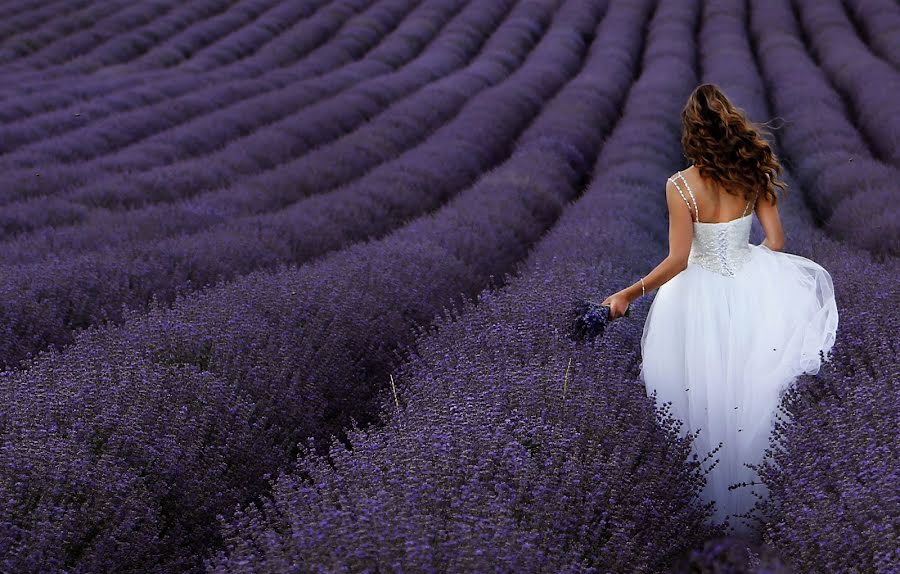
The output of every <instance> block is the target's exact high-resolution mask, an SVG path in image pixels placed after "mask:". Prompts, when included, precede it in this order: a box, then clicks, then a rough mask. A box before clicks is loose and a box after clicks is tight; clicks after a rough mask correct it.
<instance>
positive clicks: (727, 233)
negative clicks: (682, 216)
mask: <svg viewBox="0 0 900 574" xmlns="http://www.w3.org/2000/svg"><path fill="white" fill-rule="evenodd" d="M752 221H753V214H752V213H749V214H747V215H745V216H743V217H740V218H738V219H733V220H731V221H726V222H724V223H702V222H700V221H695V222H694V238H693V240H692V241H691V253H690V255H689V256H688V262H689V263H694V264H696V265H700V266H701V267H704V268H706V269H708V270H710V271H713V272H715V273H718V274H720V275H726V276H729V277H730V276H732V275H734V274H735V273H737V272H738V271H739V270H740V269H741V267H743V266H744V263H746V262H747V260H748V259H749V258H750V224H751V223H752Z"/></svg>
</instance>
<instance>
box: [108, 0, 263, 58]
mask: <svg viewBox="0 0 900 574" xmlns="http://www.w3.org/2000/svg"><path fill="white" fill-rule="evenodd" d="M278 2H279V0H240V1H238V2H236V3H233V4H232V5H231V6H229V7H228V9H227V10H225V11H224V12H222V13H221V14H218V15H216V16H212V17H210V18H207V19H205V20H204V21H202V22H198V23H197V24H195V25H193V26H191V27H190V28H188V29H186V30H183V31H182V32H180V33H178V34H175V35H174V36H172V37H171V38H168V39H167V40H166V41H165V42H162V43H160V44H159V45H158V46H154V47H153V48H152V49H150V50H148V51H147V52H146V53H145V54H142V55H141V56H139V57H138V58H136V59H135V60H134V61H131V62H127V63H126V64H122V63H120V64H119V65H120V66H123V67H125V66H127V68H129V69H133V68H140V69H141V70H144V69H154V68H160V67H162V68H171V67H172V66H176V65H178V64H181V63H183V62H186V61H188V60H190V59H191V58H193V57H194V55H195V54H197V53H198V52H200V51H201V50H203V49H204V48H206V47H208V46H211V45H212V44H214V43H215V42H218V41H219V40H221V39H222V38H225V37H226V36H228V35H229V34H231V33H234V32H236V31H238V30H241V29H242V28H243V27H244V26H248V25H251V23H254V22H256V21H257V20H259V19H260V18H261V17H262V16H263V15H264V14H268V13H271V12H272V11H273V10H274V9H275V7H276V6H278Z"/></svg>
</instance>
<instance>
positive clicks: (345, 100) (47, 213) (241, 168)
mask: <svg viewBox="0 0 900 574" xmlns="http://www.w3.org/2000/svg"><path fill="white" fill-rule="evenodd" d="M443 5H444V6H449V7H450V8H451V9H452V8H454V7H455V5H454V4H453V3H450V4H448V3H446V2H444V3H443ZM505 6H506V5H505V4H491V5H489V6H485V5H483V4H481V5H472V6H470V7H469V9H468V10H464V11H463V12H462V13H461V14H460V15H459V16H458V17H456V18H455V19H454V20H452V21H451V22H450V23H449V24H446V26H445V27H444V29H443V30H441V31H440V34H439V35H438V36H437V37H436V38H435V33H436V32H437V30H435V29H433V28H431V27H426V28H422V27H421V26H420V25H419V22H418V19H413V20H410V25H411V26H412V27H414V28H416V29H418V30H419V32H418V33H419V34H422V37H421V40H420V42H419V44H420V45H422V46H426V45H427V49H425V50H424V51H422V52H421V53H420V54H419V55H418V56H416V57H414V58H412V56H413V55H408V56H405V57H403V56H400V54H399V53H398V58H402V59H401V60H399V61H395V62H394V64H397V65H399V64H402V63H404V62H405V61H409V63H408V64H407V65H405V66H404V67H403V68H401V69H400V70H398V71H396V72H393V73H385V70H384V67H385V66H384V64H382V63H380V62H378V61H377V60H373V61H371V62H369V63H368V65H367V63H361V64H360V66H359V67H354V69H355V70H359V71H360V72H361V73H360V76H362V77H365V76H366V75H368V76H374V77H372V78H370V79H368V80H362V79H360V78H357V74H356V73H353V72H351V70H345V71H344V72H346V73H344V72H338V73H337V74H335V75H329V76H326V77H322V78H320V79H318V80H314V81H311V82H306V83H302V84H298V85H297V86H295V87H294V89H293V90H288V91H287V93H285V94H283V95H282V96H281V97H279V98H274V97H273V98H271V100H272V101H271V102H270V107H271V108H272V109H273V110H275V112H276V113H287V114H289V115H288V116H287V117H286V118H283V119H281V120H279V121H275V122H274V123H272V124H271V125H270V126H268V128H266V129H261V130H258V131H256V132H253V133H242V132H243V131H244V130H243V129H242V128H243V127H244V126H243V125H242V123H241V122H234V121H232V122H230V123H227V122H225V121H223V120H225V119H227V118H229V117H232V114H233V113H235V112H239V111H243V112H245V113H244V114H243V115H249V116H253V117H259V115H260V113H259V111H258V110H255V107H254V106H253V105H250V104H247V105H241V106H239V109H234V108H232V109H230V110H228V111H223V112H222V113H217V114H215V117H213V118H209V121H207V119H201V120H198V121H195V122H189V125H188V126H185V127H184V128H183V129H179V130H178V132H177V135H178V136H179V137H178V138H177V139H174V141H172V137H169V138H165V137H162V136H158V137H156V138H153V139H152V141H151V142H149V143H148V144H147V145H148V147H149V146H150V145H151V144H154V143H155V144H156V146H155V150H152V153H147V154H140V153H137V150H135V153H134V154H130V153H122V154H119V155H118V156H116V157H115V158H107V159H104V160H101V162H99V163H105V162H113V161H116V160H117V158H121V159H118V162H117V163H118V164H120V166H121V164H123V163H125V162H129V161H130V162H131V164H132V165H135V167H136V164H137V163H138V162H139V161H142V159H143V158H147V157H149V158H150V159H152V160H154V162H158V161H161V160H162V159H164V158H172V159H173V160H174V161H175V163H172V164H170V165H165V166H162V167H159V168H157V169H151V170H149V171H147V172H144V173H138V174H120V175H118V176H111V177H107V178H105V179H102V178H101V179H100V180H99V181H96V182H95V183H93V184H89V185H86V186H83V187H80V188H76V189H74V190H71V191H68V192H64V193H61V194H58V195H59V196H58V197H52V198H47V199H45V198H36V199H33V200H27V201H24V202H20V203H14V204H12V205H9V206H7V208H6V209H5V210H4V213H3V215H2V216H0V229H2V230H3V231H5V232H6V234H10V233H17V232H21V231H30V230H38V229H41V228H43V227H47V226H54V225H55V226H59V225H66V224H74V223H80V224H82V225H81V227H82V228H85V226H89V225H91V224H92V222H96V221H97V220H105V222H106V223H107V224H110V223H112V222H117V223H118V224H120V225H119V227H120V228H121V227H122V225H121V224H125V225H126V227H127V226H133V225H135V224H139V222H140V221H141V220H142V219H143V220H146V218H147V217H150V218H154V219H158V218H157V217H156V215H158V214H159V212H160V211H170V212H172V213H174V214H177V213H178V212H181V216H180V217H176V220H182V219H184V218H185V215H186V213H187V214H189V215H190V216H194V217H196V215H197V214H198V212H203V211H204V204H206V205H210V204H212V203H214V202H216V201H224V202H225V203H226V204H227V203H228V202H229V199H231V200H235V199H237V196H238V195H240V194H241V193H242V192H241V188H242V187H255V188H257V189H258V188H259V186H260V185H270V184H271V182H272V181H273V180H275V179H277V177H278V176H277V174H279V173H284V172H287V171H291V170H293V171H297V165H298V163H302V164H303V167H304V168H305V169H309V166H315V165H316V160H315V156H316V155H317V154H318V156H319V157H325V160H327V161H329V162H332V161H335V159H336V160H337V161H341V162H342V169H341V170H339V173H335V174H333V176H332V177H328V178H327V179H328V180H330V181H332V182H333V183H332V185H337V183H339V181H340V179H341V178H343V180H344V181H347V180H350V179H352V178H354V177H357V176H358V175H360V174H361V173H363V172H364V171H365V170H366V169H369V168H371V167H372V166H373V165H374V164H373V162H376V163H377V161H378V159H377V158H376V157H375V156H371V157H360V156H359V154H358V153H356V156H357V158H358V159H354V158H353V157H352V155H353V152H352V150H355V149H356V148H357V147H359V146H362V147H368V146H370V145H371V138H372V134H373V133H374V134H377V133H380V132H381V131H382V129H383V128H382V124H388V126H389V128H390V129H391V130H393V131H394V132H398V136H395V137H394V138H393V139H395V141H396V143H394V144H390V145H389V146H388V147H386V148H385V149H384V150H381V151H377V152H376V155H385V154H389V153H398V152H399V150H400V149H402V148H403V145H402V142H404V141H405V142H406V143H407V145H412V143H413V142H415V141H418V140H419V139H421V138H422V137H424V136H425V135H427V133H428V131H427V130H425V131H423V130H418V131H417V130H416V129H415V128H412V127H410V128H406V129H405V130H403V129H401V128H403V126H405V122H406V120H405V119H404V118H403V117H402V116H401V115H400V114H403V113H410V111H409V110H406V109H405V108H407V107H410V106H412V107H413V108H416V107H418V106H420V105H421V104H420V103H417V102H421V100H422V97H423V94H422V90H423V89H424V88H427V87H428V85H429V84H432V85H433V83H434V81H435V80H436V79H438V78H441V77H443V76H445V75H447V74H452V73H454V70H457V69H458V68H460V67H461V66H464V65H466V64H467V63H469V62H470V61H471V60H472V58H473V57H475V56H476V55H477V54H479V52H480V51H484V50H485V48H484V43H485V41H486V39H487V37H488V35H489V34H490V33H491V30H492V28H493V27H494V26H496V23H497V21H498V19H499V18H500V17H501V16H502V14H503V9H504V7H505ZM485 8H486V9H485ZM417 14H419V16H421V17H424V16H431V19H430V20H429V22H432V23H434V25H437V26H443V25H444V24H445V23H446V20H447V19H448V18H450V17H451V16H452V14H443V13H439V14H433V13H432V12H431V10H430V8H429V7H428V6H425V7H423V8H422V11H421V13H419V12H418V11H417ZM398 32H399V33H400V35H399V36H397V37H396V40H397V42H396V43H394V42H390V41H389V42H387V43H385V44H384V45H383V48H384V49H385V50H387V51H391V50H395V49H397V48H398V45H399V46H409V45H410V42H411V41H412V39H411V38H412V36H411V33H410V32H409V31H408V30H407V29H406V28H405V27H403V26H401V27H400V28H399V29H398ZM461 35H463V36H464V37H465V40H461V39H460V36H461ZM503 49H506V50H508V49H510V47H509V46H505V47H504V48H503ZM496 50H497V48H494V47H492V46H491V44H488V49H487V53H489V54H494V55H496ZM379 53H381V51H379ZM388 53H389V52H388ZM411 58H412V59H411ZM366 69H367V70H369V71H368V72H366V73H362V72H363V70H366ZM357 79H360V81H359V82H358V83H357V84H356V85H352V84H351V86H352V87H350V88H349V89H345V90H343V91H341V90H342V89H343V88H347V84H348V82H353V81H355V80H357ZM423 87H424V88H423ZM334 92H338V95H337V96H336V97H333V98H326V97H325V96H326V95H327V94H330V93H334ZM373 94H377V95H373ZM426 94H427V90H426ZM317 100H323V101H318V102H317ZM304 101H306V103H308V104H309V105H307V106H303V108H302V109H300V110H298V111H294V112H291V111H290V110H291V109H293V108H295V107H296V104H298V103H303V102H304ZM386 108H387V109H388V112H384V110H385V109H386ZM452 109H453V108H450V109H449V110H446V111H441V110H436V116H439V115H443V116H444V117H446V114H448V113H451V110H452ZM391 110H393V111H391ZM438 112H440V113H438ZM419 113H420V112H419ZM266 117H268V114H266ZM270 119H271V118H270ZM214 120H217V121H214ZM432 121H435V122H437V121H440V118H438V117H436V118H434V119H433V120H432ZM367 122H368V123H367ZM247 123H249V124H250V125H253V123H254V122H253V121H248V122H247ZM360 125H362V126H363V127H362V128H359V126H360ZM190 126H193V129H190ZM195 130H200V131H202V132H204V133H208V134H210V136H209V138H208V139H213V140H216V139H220V138H227V137H228V136H230V135H238V136H242V137H239V139H237V140H233V141H230V142H229V143H228V144H227V145H226V146H225V147H224V148H223V149H221V150H219V151H217V152H214V153H212V154H211V155H208V156H205V157H200V158H193V159H187V160H182V161H177V156H178V152H179V150H186V149H189V148H190V146H191V143H192V142H196V141H197V138H196V133H195ZM354 130H355V131H354ZM235 132H236V134H235ZM403 133H408V134H409V135H408V136H407V137H400V135H402V134H403ZM174 135H175V134H173V136H174ZM341 138H343V139H341ZM348 138H349V139H348ZM354 139H355V140H356V141H354ZM195 147H200V146H195ZM315 148H319V149H318V150H317V151H312V152H311V153H310V150H314V149H315ZM348 148H349V150H351V151H350V156H349V158H348V154H347V153H345V152H341V150H342V149H348ZM248 149H249V150H252V152H251V153H248ZM297 156H300V157H299V158H298V157H297ZM285 162H287V163H285ZM280 164H281V167H278V166H279V165H280ZM343 164H346V165H343ZM95 165H96V164H95ZM77 169H78V170H81V171H83V172H89V171H90V170H88V169H87V167H85V166H78V167H77ZM120 169H121V170H125V169H126V168H125V167H124V166H121V168H120ZM319 169H321V167H320V168H319ZM272 170H275V171H272ZM72 171H74V170H72ZM72 171H69V172H68V173H70V174H71V173H72ZM331 171H335V170H331ZM62 173H63V172H57V175H62ZM254 173H256V174H257V176H256V177H251V178H250V179H249V181H244V182H242V183H238V182H237V181H236V180H238V179H239V178H241V177H242V176H243V177H245V178H246V177H247V176H252V175H253V174H254ZM254 182H256V183H254ZM53 183H54V185H63V183H62V182H60V181H59V180H58V179H56V180H54V181H53ZM316 187H319V188H322V187H323V185H322V184H317V185H316ZM325 187H327V186H325ZM210 188H212V189H210ZM207 190H208V191H207ZM20 191H21V188H20ZM194 195H196V197H193V199H192V200H191V202H190V203H191V205H187V206H186V205H184V200H187V199H190V198H191V196H194ZM294 195H295V197H296V196H297V195H299V194H297V193H295V194H294ZM271 199H272V201H269V202H268V203H266V201H267V199H266V197H265V196H264V197H263V198H262V199H261V202H260V204H259V205H258V206H256V208H255V211H256V212H261V211H265V210H267V209H274V208H276V207H279V206H283V205H285V204H284V203H281V204H278V203H273V202H274V201H275V200H277V199H278V198H271ZM166 201H172V202H180V203H181V205H178V204H176V205H173V206H169V208H167V207H166V206H162V207H160V208H159V209H156V208H154V207H153V204H156V203H158V202H166ZM84 204H86V205H87V206H86V205H84ZM97 204H99V205H108V207H109V208H116V207H118V208H119V209H121V208H122V207H136V206H142V205H143V206H146V204H151V205H149V206H147V207H146V208H145V209H138V210H134V209H133V210H130V211H126V212H124V213H123V212H120V213H116V211H118V210H110V209H107V208H102V209H91V208H90V207H88V206H92V205H97ZM215 209H216V211H218V212H220V213H221V215H222V216H224V215H225V213H226V212H225V210H223V205H222V204H216V205H215ZM169 215H171V214H167V217H168V216H169ZM221 219H222V217H219V216H218V215H217V216H216V217H215V218H214V221H220V220H221ZM170 221H172V220H170ZM167 227H170V226H167ZM191 228H192V227H191V226H189V227H187V229H191ZM120 230H121V229H120ZM72 231H74V230H65V229H62V230H60V233H62V234H65V235H69V234H70V232H72ZM124 232H125V233H128V234H129V235H130V232H128V231H124ZM48 233H49V234H50V235H53V234H54V232H52V231H51V232H48ZM54 243H57V244H58V243H59V242H58V241H54Z"/></svg>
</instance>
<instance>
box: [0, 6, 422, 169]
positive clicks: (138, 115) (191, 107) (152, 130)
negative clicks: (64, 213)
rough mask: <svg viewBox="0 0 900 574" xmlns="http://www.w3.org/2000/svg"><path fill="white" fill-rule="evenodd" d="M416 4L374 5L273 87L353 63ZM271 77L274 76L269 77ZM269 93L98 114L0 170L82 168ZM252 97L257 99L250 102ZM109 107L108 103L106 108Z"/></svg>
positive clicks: (205, 92)
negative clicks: (76, 165)
mask: <svg viewBox="0 0 900 574" xmlns="http://www.w3.org/2000/svg"><path fill="white" fill-rule="evenodd" d="M420 2H421V0H383V2H379V3H377V4H376V5H375V6H374V7H373V8H372V10H371V11H367V12H364V13H362V14H360V15H359V16H357V17H355V18H353V19H351V20H350V21H349V22H348V25H346V26H343V27H342V28H341V33H339V35H338V38H337V39H336V40H335V41H332V42H329V43H328V44H326V46H325V47H324V49H325V50H327V53H328V56H330V57H326V54H321V53H319V51H318V50H317V51H314V52H313V53H312V54H308V55H307V56H308V57H307V58H306V59H305V60H304V62H303V66H302V69H295V70H293V73H288V74H287V78H288V79H287V80H281V82H285V84H280V83H279V82H278V81H276V82H275V87H277V88H282V89H284V88H285V87H290V85H291V83H292V81H295V78H301V79H302V78H309V77H311V76H314V75H321V74H323V73H324V72H326V71H329V70H331V69H332V68H333V67H340V66H341V65H343V64H346V63H349V62H352V61H354V60H355V59H356V58H357V57H359V56H361V55H363V54H365V53H366V52H367V51H368V50H370V49H371V48H372V47H374V46H375V45H377V44H378V43H379V41H380V40H382V39H383V37H384V34H386V33H387V32H389V31H390V30H393V29H394V28H396V26H398V25H399V24H400V22H402V21H403V19H404V17H405V16H407V15H408V13H409V11H410V10H411V9H412V8H413V7H414V6H415V5H417V4H419V3H420ZM373 26H374V29H373ZM313 56H315V57H313ZM271 76H272V77H277V76H278V75H277V74H276V73H274V72H272V73H271ZM271 88H272V86H270V85H269V83H268V82H266V81H264V79H263V81H260V80H259V79H255V80H247V79H243V80H236V81H231V82H227V83H225V84H213V85H211V86H209V87H208V88H205V89H202V90H199V91H197V90H191V91H190V92H188V93H186V94H184V95H181V96H179V97H177V98H172V99H165V100H162V101H159V102H157V103H154V104H150V105H146V106H140V107H137V108H132V109H129V110H127V111H126V112H125V113H124V114H116V113H113V114H112V115H109V114H108V113H106V112H104V111H102V109H101V111H100V116H101V117H100V120H99V121H98V122H88V123H86V124H84V123H83V122H82V123H83V125H82V126H81V127H79V128H77V129H74V130H70V131H64V132H62V133H61V134H59V135H56V136H51V137H47V138H42V139H40V140H38V141H37V142H36V143H32V144H30V145H26V146H25V147H21V148H19V149H17V150H15V151H13V152H11V153H8V154H5V155H4V156H3V157H2V158H0V166H2V167H9V168H11V167H25V166H28V167H30V171H31V172H32V174H31V175H32V177H33V175H34V173H33V172H34V166H38V165H39V166H40V167H41V168H42V169H44V168H46V167H48V166H50V165H53V164H56V163H73V162H81V163H84V162H85V160H89V159H93V158H97V157H99V156H102V155H104V154H109V153H112V152H114V151H117V150H120V149H122V148H127V147H129V146H133V144H135V143H136V142H143V141H144V140H146V139H147V138H149V137H150V136H153V135H157V134H159V135H162V136H163V137H167V136H166V134H161V132H164V131H167V130H171V129H173V128H176V127H178V126H181V125H182V124H184V123H185V122H188V121H193V122H196V121H198V118H199V117H200V116H205V115H207V114H211V113H216V112H219V113H220V116H221V113H223V112H226V110H225V109H223V108H227V107H228V106H230V105H231V104H232V103H240V104H242V105H244V106H245V107H246V106H249V105H253V106H254V108H255V109H259V108H262V109H265V105H266V101H265V100H266V96H267V95H268V97H269V98H270V99H271V98H272V97H273V96H274V97H275V98H277V97H278V96H279V95H282V97H283V93H284V92H283V91H276V92H274V94H268V92H269V91H270V90H271ZM288 93H289V92H288ZM254 96H258V97H257V98H256V99H250V98H252V97H254ZM114 101H115V100H113V102H114ZM108 105H109V104H108V103H107V104H106V106H108ZM276 108H277V104H276ZM88 111H90V110H88ZM227 113H229V114H230V113H233V110H227ZM284 113H287V112H281V113H280V114H279V113H277V112H276V117H279V116H280V115H283V114H284ZM269 121H272V120H271V119H270V120H269ZM28 128H29V124H28V123H26V124H25V125H24V126H23V129H25V130H28ZM151 143H152V142H151ZM216 143H217V141H216V140H214V141H213V142H212V144H213V145H215V144H216ZM196 145H198V146H200V147H201V150H202V149H203V145H204V144H203V142H202V141H201V142H196ZM132 150H133V148H131V149H128V150H127V151H126V153H127V152H128V151H132Z"/></svg>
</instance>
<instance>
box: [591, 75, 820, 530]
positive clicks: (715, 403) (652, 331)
mask: <svg viewBox="0 0 900 574" xmlns="http://www.w3.org/2000/svg"><path fill="white" fill-rule="evenodd" d="M681 120H682V138H681V143H682V147H683V148H684V155H685V157H686V158H687V159H689V160H690V161H692V163H693V165H691V166H690V167H688V168H687V169H684V170H682V171H678V172H677V173H675V174H673V175H672V176H671V177H669V178H668V182H667V185H666V203H667V204H668V212H669V255H668V256H667V257H666V258H665V259H664V260H663V261H662V262H661V263H660V264H659V265H657V266H656V267H655V268H654V269H653V270H652V271H651V272H650V273H649V274H647V275H646V276H644V277H642V278H641V279H640V281H637V282H635V283H634V284H632V285H631V286H629V287H628V288H626V289H623V290H621V291H619V292H617V293H615V294H613V295H610V296H609V297H607V298H606V300H604V301H603V304H604V305H609V307H610V312H609V317H610V318H611V319H616V318H618V317H621V316H622V315H623V314H624V312H625V310H626V309H627V308H628V306H629V304H630V302H631V301H633V300H635V299H636V298H638V297H641V296H643V295H645V294H647V293H650V292H651V291H653V290H654V289H658V290H657V292H656V296H655V297H654V299H653V302H652V303H651V305H650V309H649V311H648V314H647V319H646V321H645V323H644V330H643V335H642V337H641V356H642V364H641V380H642V381H643V382H644V385H645V387H646V392H647V395H648V396H651V395H652V393H653V392H654V391H655V392H656V393H657V399H656V400H657V402H658V403H659V404H662V403H665V402H671V403H672V405H671V410H672V414H673V415H674V416H675V417H676V418H678V419H680V420H681V421H682V422H683V423H684V425H683V426H682V427H681V429H682V430H681V435H682V436H684V435H685V433H687V432H688V431H691V432H694V433H697V431H700V432H699V434H698V436H697V437H696V438H695V439H694V441H693V451H692V452H693V454H697V455H698V457H699V458H700V459H703V458H704V457H705V456H706V455H707V454H708V453H710V452H711V451H713V449H716V448H717V447H720V445H721V447H720V448H719V450H717V451H716V452H715V454H714V455H713V458H715V459H717V462H715V461H714V464H713V465H712V469H711V470H710V471H709V473H708V474H707V476H706V484H705V486H704V488H703V491H702V493H701V498H702V500H703V501H704V502H709V501H715V503H716V505H715V514H714V516H713V518H714V519H715V520H717V521H719V522H726V523H727V525H730V526H731V527H732V528H734V532H738V533H748V532H750V527H749V524H748V523H746V522H744V523H740V524H739V523H738V522H737V520H738V517H737V515H743V517H747V514H748V513H749V511H750V510H751V508H752V506H753V504H754V502H755V501H756V499H757V498H758V497H765V496H767V492H766V490H765V486H764V485H763V484H761V483H758V482H755V481H758V476H757V475H756V472H755V471H753V470H752V469H750V468H749V467H748V466H746V465H745V463H747V464H758V463H760V462H762V459H763V457H764V451H765V449H766V448H767V446H768V443H769V435H770V432H771V429H772V426H773V424H774V420H775V419H774V415H775V411H776V409H777V407H778V404H779V402H780V400H781V395H782V393H783V392H784V391H785V390H786V389H787V388H788V386H789V385H790V383H791V382H792V381H793V380H794V379H795V378H796V377H797V376H799V375H800V374H803V373H810V374H815V373H818V371H819V366H820V364H821V362H822V361H823V360H829V359H830V350H831V348H832V346H833V345H834V340H835V334H836V331H837V325H838V312H837V306H836V303H835V297H834V286H833V284H832V280H831V275H830V274H829V273H828V271H826V270H825V269H824V268H823V267H821V266H820V265H818V264H817V263H815V262H813V261H811V260H809V259H806V258H804V257H801V256H799V255H793V254H790V253H784V252H783V251H782V249H783V248H784V231H783V229H782V226H781V220H780V218H779V215H778V208H777V204H778V198H777V196H776V193H775V192H776V188H780V189H781V190H782V191H783V192H786V191H787V186H786V185H785V184H784V183H783V182H781V181H779V179H778V175H779V174H780V173H781V166H780V165H779V164H778V161H777V159H776V157H775V155H774V153H773V151H772V149H771V147H770V146H769V144H768V143H767V142H766V140H765V139H764V138H763V137H762V136H761V135H760V131H759V128H758V127H757V125H756V124H753V123H751V122H750V121H749V120H748V119H747V117H746V115H745V114H744V112H743V111H742V110H741V109H739V108H737V107H735V106H734V105H733V104H732V103H731V101H729V99H728V98H727V97H726V96H725V94H724V93H723V92H722V91H721V90H720V89H719V87H718V86H716V85H715V84H708V83H707V84H702V85H700V86H698V87H697V88H695V89H694V91H693V92H692V93H691V95H690V97H689V98H688V101H687V104H686V105H685V107H684V109H683V110H682V114H681ZM754 212H755V213H756V216H757V218H758V219H759V222H760V224H761V225H762V227H763V229H764V230H765V235H766V238H765V240H764V241H763V242H762V243H761V244H759V245H754V244H751V243H749V238H750V224H751V222H752V220H753V217H752V216H753V213H754ZM820 352H821V354H820ZM732 485H733V486H734V488H732V489H729V486H732Z"/></svg>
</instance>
